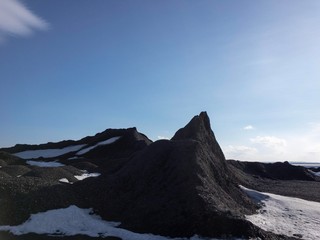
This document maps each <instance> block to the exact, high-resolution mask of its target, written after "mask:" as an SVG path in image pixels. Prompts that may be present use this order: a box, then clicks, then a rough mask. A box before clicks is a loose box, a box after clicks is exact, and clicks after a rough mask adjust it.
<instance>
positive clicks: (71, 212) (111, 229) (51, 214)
mask: <svg viewBox="0 0 320 240" xmlns="http://www.w3.org/2000/svg"><path fill="white" fill-rule="evenodd" d="M119 224H120V223H117V222H107V221H104V220H102V219H101V218H100V217H99V216H97V215H95V214H92V209H81V208H78V207H77V206H74V205H72V206H70V207H68V208H63V209H55V210H49V211H47V212H42V213H37V214H32V215H31V217H30V218H29V219H28V220H27V221H26V222H24V223H23V224H21V225H18V226H0V231H10V232H11V233H13V234H15V235H22V234H26V233H37V234H49V235H64V236H72V235H77V234H83V235H88V236H91V237H107V236H114V237H119V238H121V239H123V240H170V239H172V238H168V237H164V236H158V235H153V234H141V233H134V232H131V231H128V230H126V229H123V228H118V226H119ZM205 239H206V240H210V239H208V238H201V237H198V236H194V237H192V238H175V240H205ZM211 240H214V239H211ZM239 240H240V239H239Z"/></svg>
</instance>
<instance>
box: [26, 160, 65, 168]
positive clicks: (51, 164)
mask: <svg viewBox="0 0 320 240" xmlns="http://www.w3.org/2000/svg"><path fill="white" fill-rule="evenodd" d="M26 163H27V164H29V165H31V166H38V167H62V166H65V165H64V164H62V163H59V162H41V161H32V160H30V161H26Z"/></svg>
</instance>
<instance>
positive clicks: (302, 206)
mask: <svg viewBox="0 0 320 240" xmlns="http://www.w3.org/2000/svg"><path fill="white" fill-rule="evenodd" d="M241 188H242V189H243V190H244V191H245V192H246V193H247V194H248V195H249V196H250V197H251V198H253V199H255V200H256V201H259V202H260V203H261V206H262V207H261V208H260V209H259V210H258V213H257V214H254V215H247V216H246V218H247V220H249V221H250V222H252V223H253V224H255V225H257V226H259V227H260V228H262V229H264V230H266V231H270V232H273V233H276V234H284V235H287V236H291V237H299V236H301V237H302V238H303V239H308V240H318V239H320V231H319V226H320V203H319V202H312V201H306V200H303V199H299V198H292V197H285V196H280V195H276V194H271V193H261V192H258V191H255V190H250V189H247V188H245V187H241Z"/></svg>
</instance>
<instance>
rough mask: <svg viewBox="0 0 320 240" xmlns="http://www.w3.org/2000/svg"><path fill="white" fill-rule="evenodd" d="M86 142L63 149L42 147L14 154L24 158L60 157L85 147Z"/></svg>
mask: <svg viewBox="0 0 320 240" xmlns="http://www.w3.org/2000/svg"><path fill="white" fill-rule="evenodd" d="M85 145H86V144H81V145H75V146H69V147H65V148H61V149H41V150H28V151H23V152H18V153H14V154H13V155H15V156H17V157H20V158H22V159H32V158H39V157H43V158H53V157H58V156H61V155H63V154H66V153H69V152H77V151H79V150H80V149H81V148H83V147H84V146H85Z"/></svg>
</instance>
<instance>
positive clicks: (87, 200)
mask: <svg viewBox="0 0 320 240" xmlns="http://www.w3.org/2000/svg"><path fill="white" fill-rule="evenodd" d="M0 150H5V151H7V152H9V153H12V154H15V155H16V156H20V157H23V158H25V160H21V159H19V158H17V157H13V156H11V155H8V154H5V153H2V155H0V159H2V160H0V165H1V168H0V178H1V182H0V201H1V203H2V205H0V208H1V209H0V224H20V223H21V222H23V221H25V220H26V219H27V218H28V217H29V216H30V214H31V213H37V212H40V211H46V210H49V209H54V208H62V207H68V206H70V205H71V204H75V205H77V206H79V207H84V208H88V207H92V208H93V209H94V210H95V211H96V212H97V213H98V214H99V215H101V216H102V217H103V218H104V219H106V220H112V221H119V222H121V223H122V224H121V226H122V227H125V228H128V229H130V230H133V231H137V232H151V233H154V234H161V235H167V236H173V237H175V236H183V237H187V236H192V235H194V234H200V235H203V236H213V237H217V236H220V237H221V236H223V237H225V236H239V237H240V236H245V237H249V236H254V237H261V238H262V239H285V238H286V237H284V236H277V235H274V234H272V233H268V232H265V231H263V230H261V229H259V228H258V227H256V226H254V225H252V224H251V223H249V222H248V221H246V220H245V219H244V214H250V213H253V212H254V211H255V210H256V205H255V204H254V203H253V202H252V201H251V200H250V199H249V198H248V197H247V195H246V194H245V193H243V192H242V191H241V190H240V188H239V186H238V182H237V180H236V178H235V177H234V175H233V172H232V171H230V169H229V168H230V167H229V166H228V165H227V163H226V161H225V157H224V155H223V152H222V150H221V148H220V146H219V144H218V143H217V141H216V139H215V136H214V134H213V132H212V130H211V127H210V120H209V118H208V116H207V114H206V112H202V113H201V114H200V115H198V116H195V117H194V118H193V119H192V120H191V121H190V122H189V123H188V124H187V125H186V126H185V127H184V128H182V129H180V130H179V131H177V133H176V134H175V135H174V137H173V138H172V139H171V140H160V141H156V142H154V143H152V142H151V141H150V140H149V139H148V138H147V137H146V136H145V135H143V134H141V133H139V132H137V130H136V129H135V128H131V129H118V130H117V129H108V130H106V131H105V132H103V133H99V134H97V135H96V136H93V137H86V138H84V139H81V140H79V141H63V142H59V143H48V144H43V145H17V146H15V147H13V148H7V149H0ZM30 156H31V157H32V158H33V160H34V161H35V162H39V161H41V162H49V163H50V162H52V161H53V160H54V161H55V162H56V163H57V162H58V163H61V164H64V165H62V166H58V167H56V168H44V167H39V166H32V165H31V166H30V165H28V164H26V163H27V162H26V158H30ZM29 160H30V159H29ZM29 164H30V162H29ZM81 170H87V171H89V172H92V171H94V172H99V173H101V175H100V176H99V177H96V178H87V179H85V180H83V181H78V179H76V178H75V177H74V176H75V175H81V173H82V172H81ZM61 178H66V179H67V180H68V181H67V182H69V183H70V182H71V183H73V184H69V183H66V182H61V181H59V180H61Z"/></svg>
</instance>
